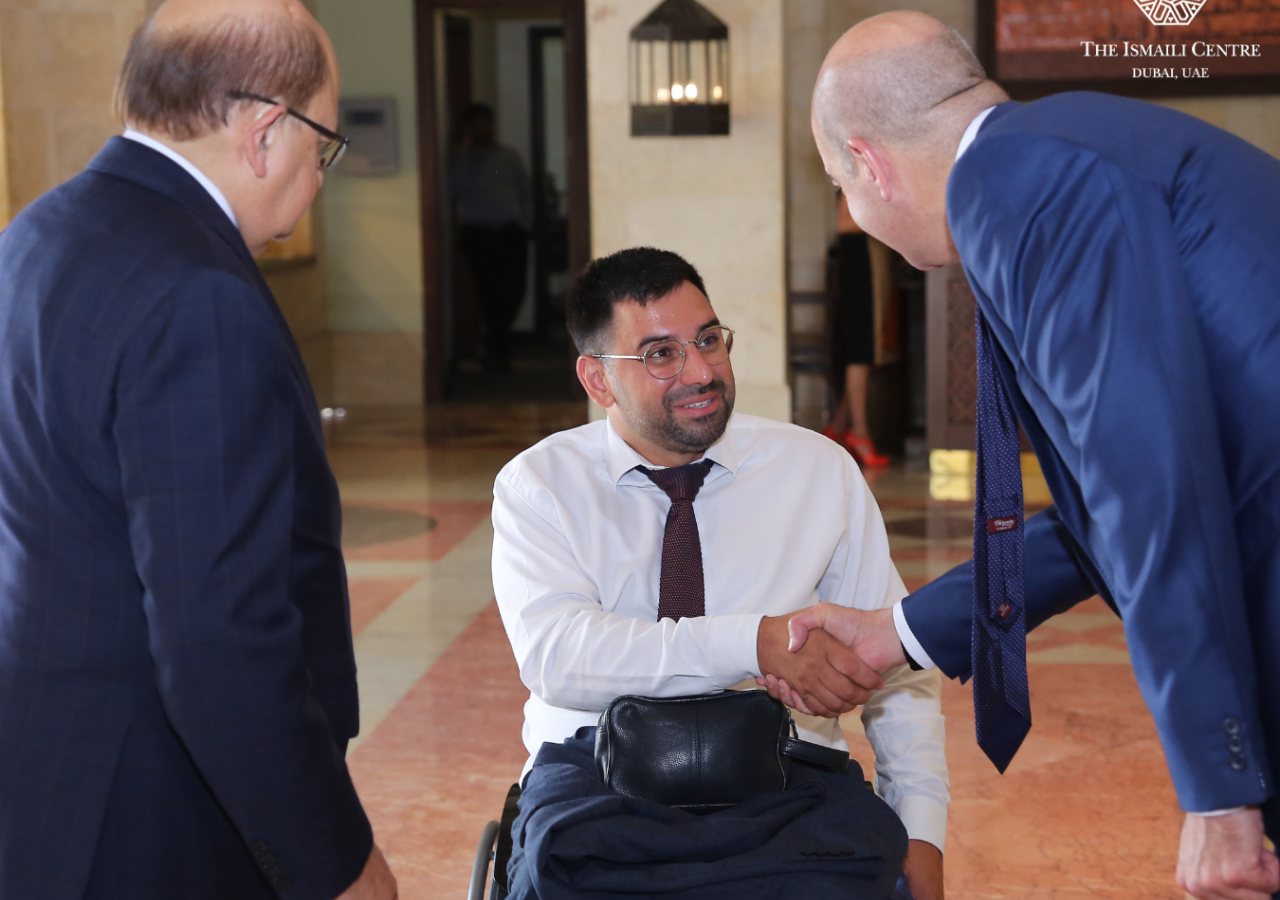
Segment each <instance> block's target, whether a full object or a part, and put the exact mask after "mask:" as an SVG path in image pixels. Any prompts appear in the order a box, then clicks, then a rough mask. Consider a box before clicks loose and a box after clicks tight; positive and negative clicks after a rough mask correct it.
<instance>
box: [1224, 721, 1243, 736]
mask: <svg viewBox="0 0 1280 900" xmlns="http://www.w3.org/2000/svg"><path fill="white" fill-rule="evenodd" d="M1222 730H1223V731H1225V732H1226V733H1227V734H1239V732H1240V723H1239V722H1237V721H1236V720H1235V719H1227V720H1226V721H1225V722H1223V723H1222Z"/></svg>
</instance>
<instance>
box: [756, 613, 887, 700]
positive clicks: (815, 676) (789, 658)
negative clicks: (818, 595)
mask: <svg viewBox="0 0 1280 900" xmlns="http://www.w3.org/2000/svg"><path fill="white" fill-rule="evenodd" d="M787 619H788V617H787V616H766V617H765V618H763V619H761V620H760V630H759V632H757V635H756V655H757V657H758V659H759V662H760V671H761V672H764V673H766V674H768V675H772V676H775V679H785V680H786V682H787V684H788V689H789V692H794V693H795V694H796V695H797V696H798V698H799V702H800V703H801V704H802V705H803V710H802V711H803V712H807V713H810V714H811V715H819V716H826V717H827V718H834V717H836V716H838V715H841V714H842V713H846V712H848V711H849V710H851V709H855V708H857V707H858V706H861V705H862V704H863V703H866V702H867V698H868V697H869V696H870V694H871V691H873V690H877V689H878V688H881V687H883V686H884V681H883V679H881V678H880V676H879V674H878V673H876V672H875V671H873V670H872V669H871V668H870V667H869V666H867V664H866V663H864V662H863V661H862V660H861V659H859V658H858V655H857V654H856V653H854V652H853V651H852V650H849V649H848V648H846V647H844V646H842V645H841V644H840V643H839V642H838V641H836V640H835V639H834V638H832V637H831V636H830V635H828V634H825V633H823V632H822V631H816V632H814V633H813V634H812V635H810V636H809V640H808V641H807V642H806V646H805V647H804V648H803V649H800V650H797V651H795V652H792V651H790V650H789V649H788V646H787V645H788V642H789V639H788V635H787ZM770 694H771V695H772V696H774V697H778V694H776V693H774V692H773V691H770ZM784 702H785V698H784ZM793 705H794V704H793ZM797 708H800V707H797Z"/></svg>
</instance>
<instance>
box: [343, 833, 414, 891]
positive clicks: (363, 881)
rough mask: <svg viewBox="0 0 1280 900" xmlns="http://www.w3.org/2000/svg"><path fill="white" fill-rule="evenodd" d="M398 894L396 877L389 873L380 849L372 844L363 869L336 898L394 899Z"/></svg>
mask: <svg viewBox="0 0 1280 900" xmlns="http://www.w3.org/2000/svg"><path fill="white" fill-rule="evenodd" d="M399 896H400V895H399V893H398V892H397V890H396V877H395V876H394V875H392V874H391V868H390V867H389V866H388V865H387V861H386V860H385V859H384V858H383V856H382V851H381V850H379V849H378V845H377V844H374V845H373V850H372V851H371V852H370V853H369V860H368V862H366V863H365V864H364V871H363V872H361V873H360V877H359V878H357V879H356V880H355V882H354V883H353V884H352V885H351V887H349V888H347V889H346V890H345V891H343V892H342V893H341V894H339V895H338V897H337V900H396V898H397V897H399Z"/></svg>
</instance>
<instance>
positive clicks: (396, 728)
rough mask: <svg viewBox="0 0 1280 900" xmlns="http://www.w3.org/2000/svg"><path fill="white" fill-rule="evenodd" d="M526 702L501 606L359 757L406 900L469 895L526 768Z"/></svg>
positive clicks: (434, 670) (363, 783)
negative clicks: (487, 837) (493, 830)
mask: <svg viewBox="0 0 1280 900" xmlns="http://www.w3.org/2000/svg"><path fill="white" fill-rule="evenodd" d="M527 698H528V691H527V690H526V689H525V688H524V686H523V685H522V684H521V683H520V678H519V673H518V671H517V669H516V664H515V660H514V658H513V657H512V655H511V648H510V646H509V645H508V644H507V638H506V634H505V633H504V632H503V630H502V622H501V620H500V619H499V617H498V611H497V605H496V604H494V605H491V606H490V607H488V608H487V609H486V610H485V611H484V612H482V613H481V614H480V615H479V616H477V617H476V619H475V621H473V622H472V623H471V625H470V626H469V627H468V628H467V629H466V630H465V631H464V632H463V633H462V634H461V635H460V636H459V637H458V638H457V640H455V641H454V642H453V644H451V645H450V646H449V648H448V649H447V650H445V652H444V653H443V654H442V655H441V656H440V658H439V659H438V660H436V662H435V664H434V665H433V666H432V667H431V668H430V669H429V670H428V671H427V673H426V674H425V675H424V676H423V677H422V678H421V679H420V680H419V681H418V683H417V684H416V685H415V686H414V687H413V688H412V689H410V691H409V692H408V693H407V694H406V695H405V697H404V699H402V700H401V701H400V703H399V704H397V705H396V707H395V709H393V710H392V711H391V713H390V714H389V715H388V716H387V718H386V719H384V720H383V722H382V724H381V725H380V726H379V727H378V729H377V730H376V731H375V732H374V733H373V734H372V735H370V736H369V738H368V739H367V740H366V741H365V742H364V743H363V744H362V745H361V746H360V748H359V749H358V750H357V751H356V752H355V753H354V754H353V755H352V757H351V759H350V760H349V764H350V766H351V773H352V776H353V777H354V779H355V782H356V787H357V789H358V790H359V792H360V797H361V799H362V800H363V801H364V804H365V809H366V810H367V811H368V813H369V817H370V819H371V820H372V822H373V828H374V833H375V835H376V837H377V840H378V843H379V844H380V845H381V846H382V848H383V850H384V851H385V852H386V854H387V858H388V860H389V861H390V863H391V866H392V868H393V869H394V870H395V872H396V877H397V878H398V879H399V882H400V897H401V900H428V898H432V900H434V898H440V900H453V898H458V900H462V898H464V897H465V896H466V888H467V881H468V878H469V876H470V868H471V860H472V858H473V856H474V854H475V849H476V842H477V841H478V839H479V837H480V831H481V829H482V828H483V827H484V824H485V822H487V821H489V820H490V819H496V818H497V817H498V815H499V814H500V812H501V808H502V801H503V798H504V797H505V796H506V793H507V789H508V788H509V787H510V786H511V784H512V782H514V781H515V780H516V778H517V777H519V774H520V767H521V766H522V765H523V764H524V760H525V755H526V754H525V749H524V744H523V743H522V742H521V740H520V726H521V723H522V722H523V710H522V707H523V705H524V701H525V700H526V699H527Z"/></svg>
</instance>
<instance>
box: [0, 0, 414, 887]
mask: <svg viewBox="0 0 1280 900" xmlns="http://www.w3.org/2000/svg"><path fill="white" fill-rule="evenodd" d="M337 95H338V73H337V67H336V64H335V62H334V57H333V51H332V49H331V47H330V45H329V42H328V40H327V39H326V37H325V35H324V33H323V32H322V31H321V30H320V28H319V26H318V25H317V24H316V23H315V21H314V20H313V19H312V18H311V17H310V16H309V15H308V14H307V12H306V10H305V9H304V8H303V7H302V5H301V4H300V3H298V2H296V0H173V2H170V3H168V4H166V5H165V6H163V7H162V8H161V9H160V10H159V11H158V13H157V14H156V15H155V17H154V18H153V19H152V20H151V21H149V22H147V23H146V24H145V25H143V26H142V28H141V29H140V30H139V31H138V32H137V34H136V35H135V36H134V39H133V42H132V44H131V46H130V48H129V53H128V58H127V59H126V61H125V66H124V72H123V74H122V76H121V80H120V82H119V86H118V104H119V112H120V114H121V116H122V118H123V120H124V122H125V124H126V126H127V128H128V129H129V130H128V131H126V133H125V135H124V137H116V138H112V139H111V140H110V141H109V142H108V143H107V145H106V147H105V148H104V149H103V150H102V151H101V152H100V153H99V154H98V156H97V157H95V158H94V160H93V161H92V162H91V163H90V164H89V168H88V170H87V171H86V172H84V173H83V174H81V175H79V176H77V177H76V178H73V179H72V180H71V181H70V182H68V183H67V184H65V185H63V186H61V187H59V188H57V189H55V190H53V191H51V192H50V193H48V194H46V195H45V196H44V197H42V198H40V199H39V200H37V201H36V202H35V203H33V204H32V205H31V206H30V207H28V208H27V209H26V210H25V211H24V212H23V213H22V214H21V215H19V216H18V217H17V218H16V219H15V220H14V221H13V223H12V224H11V225H10V226H9V227H8V228H7V229H5V231H4V233H3V235H2V236H0V321H2V322H3V329H0V385H3V389H2V390H0V498H3V499H0V559H3V560H4V563H3V565H2V566H0V736H2V738H0V897H5V898H14V900H17V898H22V900H81V898H87V900H99V898H103V900H105V898H112V900H162V898H163V900H176V898H182V900H253V898H272V897H281V898H289V900H292V898H298V900H331V898H333V897H337V896H342V897H344V898H355V897H359V898H390V897H394V895H395V881H394V879H393V878H392V877H391V874H390V872H389V871H388V869H387V867H386V863H385V862H384V861H383V859H382V856H381V854H380V853H379V852H378V851H377V849H376V848H375V847H374V845H373V838H372V833H371V830H370V827H369V822H368V819H367V818H366V817H365V814H364V812H363V810H362V809H361V805H360V801H359V799H358V798H357V796H356V792H355V789H354V787H353V786H352V783H351V778H350V776H349V775H348V773H347V767H346V764H345V762H344V760H343V756H344V752H345V747H346V744H347V741H348V739H349V738H351V737H352V736H353V735H354V734H355V733H356V731H357V726H358V711H357V701H356V681H355V662H354V659H353V655H352V645H351V627H350V621H349V617H348V612H347V596H346V583H345V576H344V571H343V562H342V554H341V550H340V546H339V530H340V510H339V505H338V493H337V488H336V485H335V483H334V479H333V476H332V474H331V473H330V470H329V467H328V464H327V462H326V459H325V451H324V444H323V441H322V438H321V430H320V421H319V418H318V415H317V409H316V403H315V398H314V396H313V395H312V392H311V386H310V384H309V382H308V380H307V375H306V372H305V370H304V369H303V365H302V360H301V359H300V358H299V355H298V350H297V348H296V347H295V345H294V343H293V340H292V338H291V337H290V334H289V330H288V328H287V327H286V325H285V322H284V320H283V318H282V317H281V315H280V311H279V309H278V308H277V307H276V304H275V302H274V300H273V299H272V296H271V293H270V291H269V290H268V289H267V286H266V285H265V283H264V282H263V281H262V278H261V277H260V275H259V274H258V271H257V268H256V266H255V264H254V260H253V257H254V256H255V255H256V254H258V253H261V252H262V250H263V248H264V247H265V246H266V244H267V242H268V240H270V239H271V238H273V237H274V238H278V237H283V236H285V235H287V234H288V233H289V232H290V231H291V230H292V229H293V227H294V225H295V223H296V222H297V221H298V219H299V217H300V216H301V215H302V214H303V212H304V211H305V210H306V209H307V207H308V206H309V205H310V203H311V200H312V198H313V197H314V196H315V193H316V190H317V189H318V188H319V187H320V184H321V182H322V181H323V178H324V175H323V171H322V170H323V168H324V167H325V166H327V165H329V164H330V163H332V162H333V161H334V159H335V157H336V155H337V154H338V153H339V152H340V151H341V149H342V145H343V144H344V143H345V141H344V140H343V139H342V138H340V137H339V136H338V135H336V134H334V133H333V131H332V129H333V128H334V127H335V125H336V119H337Z"/></svg>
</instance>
